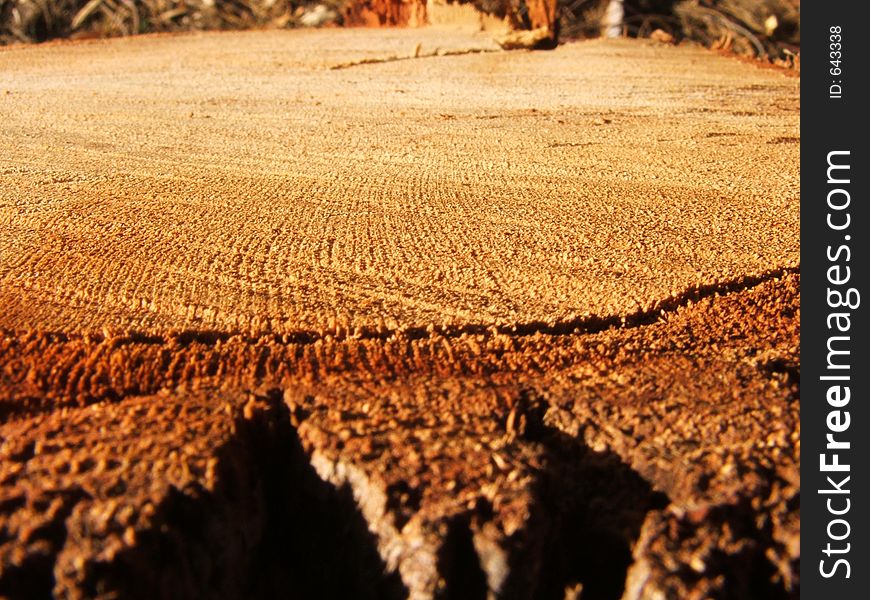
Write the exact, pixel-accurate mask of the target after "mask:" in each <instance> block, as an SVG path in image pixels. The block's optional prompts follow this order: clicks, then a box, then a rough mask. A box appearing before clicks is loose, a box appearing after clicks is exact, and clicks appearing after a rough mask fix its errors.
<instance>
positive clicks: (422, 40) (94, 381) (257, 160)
mask: <svg viewBox="0 0 870 600" xmlns="http://www.w3.org/2000/svg"><path fill="white" fill-rule="evenodd" d="M799 84H800V81H799V79H798V78H794V77H787V76H786V75H785V74H783V73H781V72H779V71H775V70H771V69H761V68H757V67H755V66H752V65H748V64H745V63H742V62H738V61H736V60H732V59H728V58H725V57H721V56H716V55H713V54H711V53H708V52H706V51H704V50H702V49H697V48H690V47H669V46H667V47H666V46H658V45H653V44H651V43H645V42H638V41H599V42H586V43H578V44H566V45H563V46H560V47H558V48H557V49H556V50H554V51H551V52H526V51H519V52H504V51H501V50H499V49H498V46H497V45H495V44H494V43H493V42H492V41H491V39H490V38H489V37H487V36H484V35H482V34H479V35H477V34H463V33H458V32H453V31H448V30H442V29H435V28H429V29H405V30H387V31H373V30H322V31H305V32H299V31H293V32H249V33H219V34H196V35H181V36H145V37H140V38H132V39H123V40H112V41H99V42H82V43H55V44H48V45H44V46H35V47H8V48H3V49H0V115H2V118H0V147H2V148H3V153H2V156H0V225H2V228H0V307H2V310H0V329H2V333H3V335H2V337H0V417H2V424H0V527H2V530H3V531H4V532H5V534H4V537H3V538H2V540H0V595H2V594H6V595H11V596H13V597H16V596H17V597H34V596H40V595H45V594H48V593H51V592H52V591H53V592H54V593H55V594H56V595H63V596H66V597H92V596H96V595H100V594H112V593H117V594H120V595H121V597H148V598H151V597H157V596H173V595H174V596H176V597H195V596H200V597H202V596H208V597H217V596H220V595H221V594H222V595H224V596H226V597H275V596H276V595H280V594H286V593H288V590H290V593H292V592H294V591H295V593H296V594H297V595H301V596H303V597H328V596H334V595H342V596H345V597H365V596H369V597H377V598H383V597H405V596H410V597H413V598H428V597H433V596H439V597H459V596H462V597H467V596H474V595H476V596H477V597H484V596H486V595H487V594H489V595H491V596H499V597H518V598H525V597H540V598H547V597H558V598H562V597H566V596H568V597H570V596H571V595H572V594H574V595H576V594H578V593H579V594H580V596H579V597H583V598H619V597H620V596H622V597H624V598H631V599H635V598H654V597H668V598H670V597H680V598H702V597H740V598H745V597H766V598H767V597H774V598H775V597H797V591H798V589H799V588H798V582H797V566H798V561H799V538H800V535H799V534H800V527H799V520H798V519H799V489H800V485H799V477H798V473H799V466H800V444H799V411H798V398H799V374H800V362H799V361H800V358H799V354H800V346H799V322H800V295H799V284H800V276H799V273H798V270H799V237H798V232H799V119H800V111H799V105H800V102H799ZM336 573H337V575H336Z"/></svg>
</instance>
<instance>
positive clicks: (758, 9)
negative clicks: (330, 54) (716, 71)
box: [0, 0, 800, 68]
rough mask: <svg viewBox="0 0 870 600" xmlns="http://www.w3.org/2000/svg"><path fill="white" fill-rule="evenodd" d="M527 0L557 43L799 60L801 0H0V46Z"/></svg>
mask: <svg viewBox="0 0 870 600" xmlns="http://www.w3.org/2000/svg"><path fill="white" fill-rule="evenodd" d="M527 2H529V3H530V5H532V10H534V5H535V4H538V5H540V4H543V5H545V6H546V9H547V11H548V12H549V11H550V9H551V8H555V9H556V14H557V17H556V22H557V25H556V28H557V29H558V32H559V40H560V41H566V40H572V39H584V38H592V37H598V36H600V35H607V34H608V33H609V34H610V35H611V36H612V35H616V34H618V35H626V36H631V37H642V38H646V37H652V38H653V39H656V40H657V41H660V42H664V43H679V42H682V41H685V40H688V41H691V42H696V43H700V44H703V45H705V46H707V47H710V48H714V49H718V50H722V51H727V52H734V53H737V54H741V55H747V56H754V57H758V58H763V59H765V60H769V61H771V62H775V63H777V64H780V65H781V66H789V67H798V68H799V58H798V55H799V49H800V0H453V1H450V0H0V44H10V43H33V42H43V41H47V40H50V39H56V38H72V39H82V38H101V37H114V36H126V35H135V34H141V33H152V32H176V31H194V30H218V29H222V30H228V29H262V28H293V27H343V26H368V27H372V26H382V27H389V26H419V25H425V24H427V23H428V22H430V21H431V20H432V19H431V15H433V14H436V13H437V14H443V13H444V11H445V10H449V9H451V8H456V9H462V11H463V14H468V11H469V10H471V9H472V8H473V9H474V10H473V11H472V14H474V13H475V12H476V13H479V14H481V15H487V16H488V17H487V18H490V19H491V18H493V17H495V18H496V19H503V20H505V21H509V22H510V25H511V26H512V27H513V28H520V29H522V28H523V15H524V14H528V11H529V8H528V6H527V4H526V3H527ZM468 5H470V6H468ZM551 5H552V6H551ZM524 11H525V12H524ZM427 15H428V16H427ZM615 18H616V20H615Z"/></svg>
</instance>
